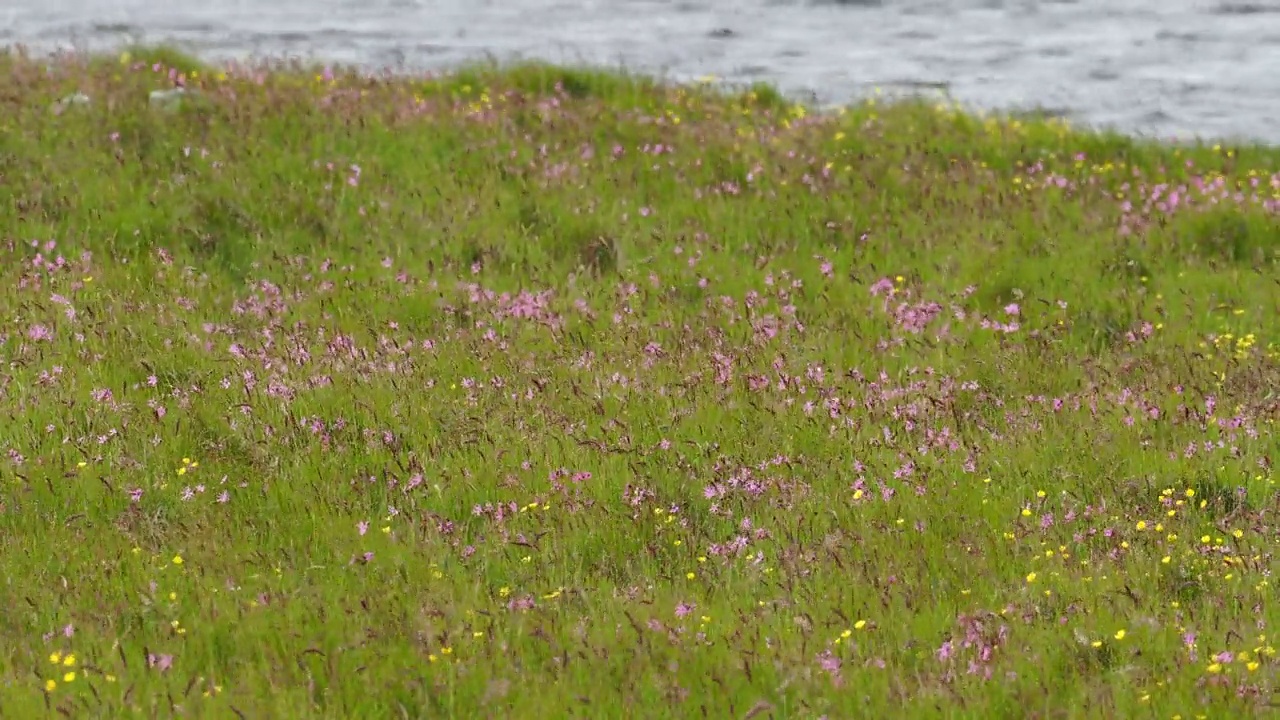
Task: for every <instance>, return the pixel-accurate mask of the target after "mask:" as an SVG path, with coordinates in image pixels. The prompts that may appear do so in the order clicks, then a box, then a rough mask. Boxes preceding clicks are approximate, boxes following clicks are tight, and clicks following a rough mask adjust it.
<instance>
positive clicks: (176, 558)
mask: <svg viewBox="0 0 1280 720" xmlns="http://www.w3.org/2000/svg"><path fill="white" fill-rule="evenodd" d="M173 564H174V565H181V564H182V556H181V555H174V556H173Z"/></svg>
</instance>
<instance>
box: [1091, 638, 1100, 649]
mask: <svg viewBox="0 0 1280 720" xmlns="http://www.w3.org/2000/svg"><path fill="white" fill-rule="evenodd" d="M1089 644H1090V645H1092V646H1093V647H1096V648H1100V647H1102V641H1101V640H1094V641H1093V642H1091V643H1089Z"/></svg>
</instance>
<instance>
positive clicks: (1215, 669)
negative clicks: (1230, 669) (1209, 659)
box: [1205, 663, 1222, 675]
mask: <svg viewBox="0 0 1280 720" xmlns="http://www.w3.org/2000/svg"><path fill="white" fill-rule="evenodd" d="M1205 670H1207V671H1208V672H1210V673H1212V674H1214V675H1216V674H1218V673H1220V672H1222V663H1213V664H1212V665H1210V666H1209V667H1207V668H1205Z"/></svg>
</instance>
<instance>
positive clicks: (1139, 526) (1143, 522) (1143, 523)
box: [1138, 520, 1147, 530]
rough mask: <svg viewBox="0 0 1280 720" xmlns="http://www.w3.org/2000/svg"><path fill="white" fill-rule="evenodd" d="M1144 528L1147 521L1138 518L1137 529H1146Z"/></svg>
mask: <svg viewBox="0 0 1280 720" xmlns="http://www.w3.org/2000/svg"><path fill="white" fill-rule="evenodd" d="M1146 529H1147V521H1146V520H1139V521H1138V530H1146Z"/></svg>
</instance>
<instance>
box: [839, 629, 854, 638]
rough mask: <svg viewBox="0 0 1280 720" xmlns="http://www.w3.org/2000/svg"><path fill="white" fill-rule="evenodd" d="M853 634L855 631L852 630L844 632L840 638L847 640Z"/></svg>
mask: <svg viewBox="0 0 1280 720" xmlns="http://www.w3.org/2000/svg"><path fill="white" fill-rule="evenodd" d="M852 634H853V631H852V630H845V631H844V632H842V633H840V637H842V638H847V637H849V636H850V635H852Z"/></svg>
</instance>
